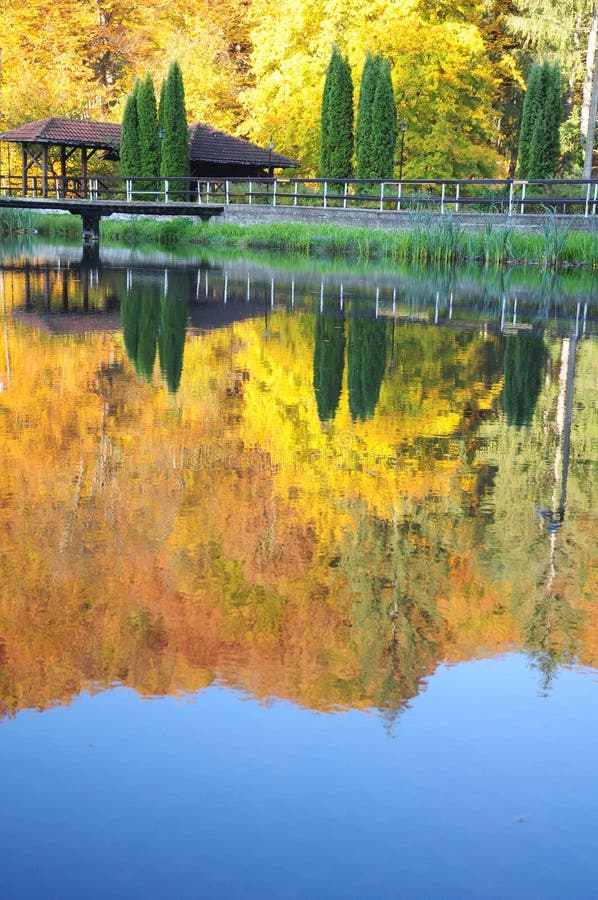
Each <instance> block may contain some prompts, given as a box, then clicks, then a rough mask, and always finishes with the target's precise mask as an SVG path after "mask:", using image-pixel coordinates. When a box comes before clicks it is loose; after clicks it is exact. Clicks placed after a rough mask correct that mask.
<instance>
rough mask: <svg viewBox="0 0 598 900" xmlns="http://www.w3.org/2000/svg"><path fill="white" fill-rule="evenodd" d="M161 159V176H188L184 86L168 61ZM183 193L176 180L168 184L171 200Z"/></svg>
mask: <svg viewBox="0 0 598 900" xmlns="http://www.w3.org/2000/svg"><path fill="white" fill-rule="evenodd" d="M160 127H161V130H162V158H161V161H160V175H162V176H163V177H164V178H188V177H189V129H188V127H187V114H186V111H185V89H184V87H183V76H182V73H181V68H180V66H179V64H178V62H177V61H176V60H175V61H174V62H173V63H171V65H170V68H169V70H168V76H167V78H166V83H165V85H164V91H163V94H162V96H161V105H160ZM186 196H187V192H186V190H185V189H183V188H181V187H179V188H178V189H177V187H176V183H174V184H173V185H172V186H171V190H170V197H171V198H172V199H173V200H176V199H180V200H182V199H185V198H186Z"/></svg>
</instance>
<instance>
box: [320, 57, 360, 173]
mask: <svg viewBox="0 0 598 900" xmlns="http://www.w3.org/2000/svg"><path fill="white" fill-rule="evenodd" d="M320 174H321V176H322V177H323V178H330V177H337V178H350V177H351V175H352V174H353V79H352V77H351V67H350V66H349V62H348V60H347V59H346V58H345V57H343V55H342V54H341V52H340V50H339V49H338V47H336V46H335V47H334V48H333V50H332V56H331V57H330V63H329V65H328V70H327V72H326V78H325V80H324V91H323V94H322V115H321V123H320Z"/></svg>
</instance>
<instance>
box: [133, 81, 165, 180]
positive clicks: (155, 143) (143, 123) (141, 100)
mask: <svg viewBox="0 0 598 900" xmlns="http://www.w3.org/2000/svg"><path fill="white" fill-rule="evenodd" d="M137 120H138V128H139V157H140V175H142V176H143V177H144V178H147V181H145V182H143V186H142V189H143V190H144V191H152V190H155V187H156V182H155V180H156V178H157V176H158V175H159V174H160V139H159V137H158V111H157V107H156V95H155V93H154V82H153V80H152V76H151V75H150V73H149V72H148V73H147V74H146V76H145V78H144V79H143V81H141V82H140V83H139V86H138V88H137Z"/></svg>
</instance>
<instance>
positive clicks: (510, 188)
mask: <svg viewBox="0 0 598 900" xmlns="http://www.w3.org/2000/svg"><path fill="white" fill-rule="evenodd" d="M508 215H509V216H512V215H513V182H512V181H510V182H509V212H508Z"/></svg>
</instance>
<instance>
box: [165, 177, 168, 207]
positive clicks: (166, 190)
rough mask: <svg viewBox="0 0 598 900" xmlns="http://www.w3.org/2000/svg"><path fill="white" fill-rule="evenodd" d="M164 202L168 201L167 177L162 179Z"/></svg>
mask: <svg viewBox="0 0 598 900" xmlns="http://www.w3.org/2000/svg"><path fill="white" fill-rule="evenodd" d="M164 203H168V178H165V179H164Z"/></svg>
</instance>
